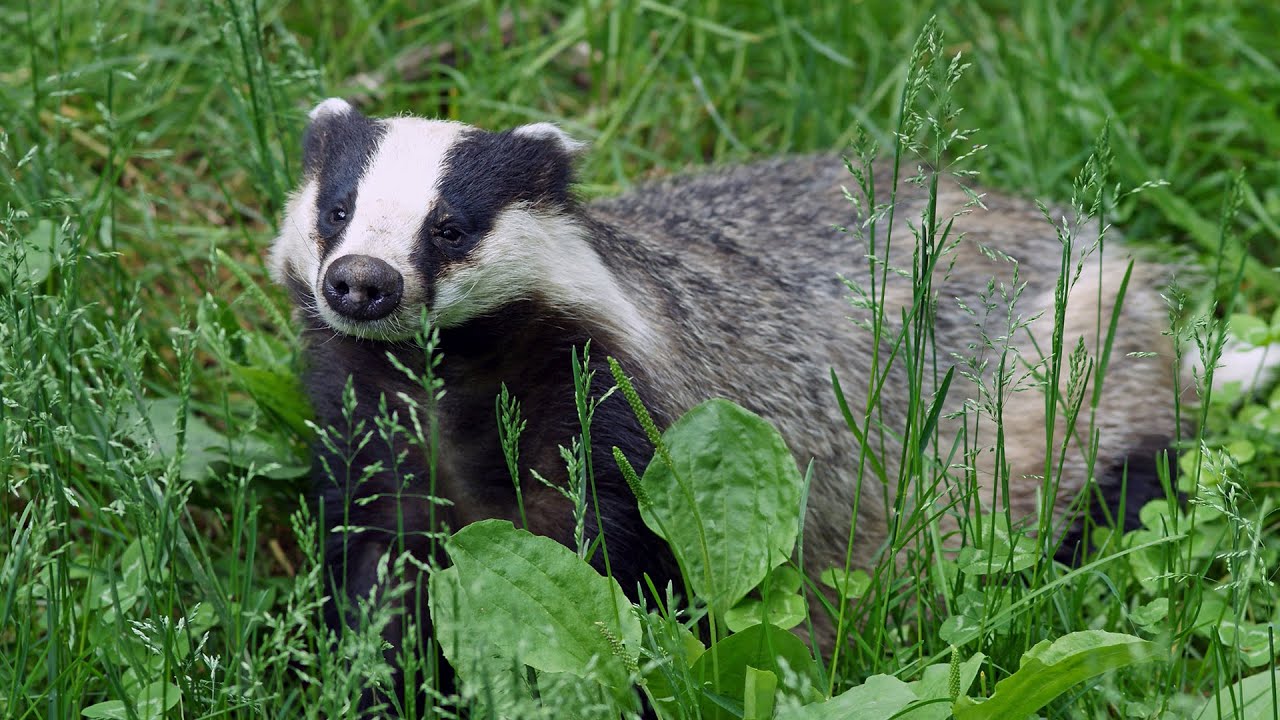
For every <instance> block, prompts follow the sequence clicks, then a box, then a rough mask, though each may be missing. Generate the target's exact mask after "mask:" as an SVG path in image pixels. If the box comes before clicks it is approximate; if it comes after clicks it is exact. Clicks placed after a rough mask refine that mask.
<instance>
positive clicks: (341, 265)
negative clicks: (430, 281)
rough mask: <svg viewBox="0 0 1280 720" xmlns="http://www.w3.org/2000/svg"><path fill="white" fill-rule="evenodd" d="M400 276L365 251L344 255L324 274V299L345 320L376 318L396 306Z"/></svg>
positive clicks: (401, 288) (400, 292) (401, 284)
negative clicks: (359, 253) (363, 252)
mask: <svg viewBox="0 0 1280 720" xmlns="http://www.w3.org/2000/svg"><path fill="white" fill-rule="evenodd" d="M403 295H404V277H403V276H402V275H401V274H400V273H399V271H397V270H396V269H395V268H393V267H391V266H390V265H389V264H387V263H386V261H384V260H379V259H378V258H376V257H371V256H369V255H344V256H343V257H340V258H338V259H337V260H334V261H333V263H332V264H330V265H329V269H328V270H327V271H325V274H324V299H325V302H327V303H329V307H331V308H333V311H334V312H336V313H338V314H339V315H341V316H342V317H344V318H347V319H348V320H354V321H356V322H371V321H373V320H380V319H382V318H384V317H386V316H388V315H390V314H391V313H392V312H395V309H396V308H397V307H399V306H400V299H401V297H402V296H403Z"/></svg>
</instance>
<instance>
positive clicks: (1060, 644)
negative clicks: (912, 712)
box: [952, 630, 1156, 720]
mask: <svg viewBox="0 0 1280 720" xmlns="http://www.w3.org/2000/svg"><path fill="white" fill-rule="evenodd" d="M1155 658H1156V650H1155V645H1153V644H1152V643H1150V642H1148V641H1146V640H1142V639H1140V638H1136V637H1134V636H1132V635H1123V634H1119V633H1109V632H1105V631H1102V630H1085V631H1082V632H1074V633H1071V634H1069V635H1064V636H1062V637H1060V638H1058V639H1057V640H1053V641H1049V640H1045V641H1042V642H1040V643H1037V644H1036V645H1035V647H1033V648H1031V649H1030V650H1028V651H1027V652H1026V653H1024V654H1023V656H1022V666H1021V667H1020V668H1018V671H1017V672H1015V673H1014V674H1012V675H1010V676H1009V677H1007V678H1005V679H1004V680H1001V681H1000V682H998V683H996V687H995V692H994V693H993V694H992V695H991V697H990V698H988V699H986V700H974V699H972V698H969V697H962V698H960V699H959V700H957V701H956V703H955V706H954V707H953V708H952V711H953V712H954V713H955V717H956V720H1021V719H1022V718H1026V717H1030V716H1031V715H1032V714H1033V713H1035V712H1036V711H1037V710H1039V709H1040V708H1042V707H1044V706H1045V705H1047V704H1049V702H1050V701H1052V700H1053V699H1054V698H1056V697H1058V696H1059V695H1061V694H1062V693H1063V692H1066V691H1067V689H1069V688H1070V687H1071V686H1073V685H1075V684H1076V683H1080V682H1084V681H1085V680H1088V679H1089V678H1091V677H1093V676H1095V675H1101V674H1102V673H1104V672H1107V671H1109V670H1115V669H1117V668H1122V667H1126V666H1129V665H1135V664H1138V663H1144V662H1150V661H1152V660H1154V659H1155Z"/></svg>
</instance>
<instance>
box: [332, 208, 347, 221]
mask: <svg viewBox="0 0 1280 720" xmlns="http://www.w3.org/2000/svg"><path fill="white" fill-rule="evenodd" d="M346 221H347V209H346V208H345V207H343V206H341V205H338V206H337V207H335V208H333V209H332V210H330V211H329V222H331V223H333V224H334V225H341V224H342V223H344V222H346Z"/></svg>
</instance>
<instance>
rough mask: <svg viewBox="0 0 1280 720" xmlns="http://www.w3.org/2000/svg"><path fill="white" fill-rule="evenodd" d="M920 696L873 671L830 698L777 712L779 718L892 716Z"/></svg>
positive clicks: (878, 719)
mask: <svg viewBox="0 0 1280 720" xmlns="http://www.w3.org/2000/svg"><path fill="white" fill-rule="evenodd" d="M917 699H918V698H917V697H916V694H915V693H914V692H912V691H911V688H910V687H909V686H908V685H907V684H906V683H904V682H902V681H901V680H899V679H898V678H896V677H893V676H892V675H873V676H871V677H869V678H867V681H866V682H865V683H863V684H861V685H859V686H857V687H855V688H850V689H849V690H846V691H845V692H843V693H841V694H839V695H837V696H835V697H833V698H831V699H829V700H826V701H823V702H819V703H811V704H809V705H805V706H803V707H799V708H794V707H792V708H785V709H783V710H782V711H781V712H779V713H778V720H890V718H897V717H900V716H899V715H898V713H900V712H902V711H903V709H905V708H906V707H907V706H908V705H910V704H911V703H913V702H916V700H917Z"/></svg>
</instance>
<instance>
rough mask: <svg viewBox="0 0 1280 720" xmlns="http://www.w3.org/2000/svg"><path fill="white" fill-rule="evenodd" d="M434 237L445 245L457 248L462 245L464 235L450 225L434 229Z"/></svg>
mask: <svg viewBox="0 0 1280 720" xmlns="http://www.w3.org/2000/svg"><path fill="white" fill-rule="evenodd" d="M436 237H437V238H439V239H440V240H441V242H444V243H445V244H447V245H451V246H457V245H460V244H462V241H463V239H464V237H465V236H464V235H463V234H462V231H461V230H459V229H458V228H456V227H453V226H451V225H445V226H443V227H439V228H436Z"/></svg>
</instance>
